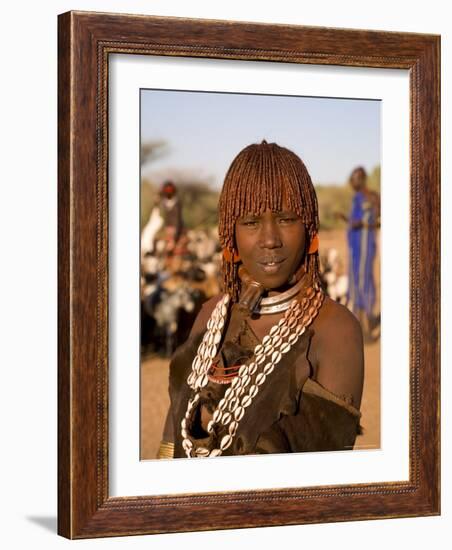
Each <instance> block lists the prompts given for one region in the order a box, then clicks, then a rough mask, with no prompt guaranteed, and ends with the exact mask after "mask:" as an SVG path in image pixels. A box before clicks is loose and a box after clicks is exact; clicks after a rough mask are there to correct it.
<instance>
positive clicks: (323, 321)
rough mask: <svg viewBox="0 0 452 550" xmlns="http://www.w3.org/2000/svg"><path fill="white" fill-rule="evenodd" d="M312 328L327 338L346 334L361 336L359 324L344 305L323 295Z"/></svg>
mask: <svg viewBox="0 0 452 550" xmlns="http://www.w3.org/2000/svg"><path fill="white" fill-rule="evenodd" d="M314 328H315V329H316V332H318V333H319V335H320V336H323V335H325V336H326V337H328V338H335V337H343V336H346V335H349V336H352V335H355V336H357V337H361V338H362V330H361V325H360V324H359V321H358V319H357V318H356V317H355V316H354V315H353V313H352V312H351V311H350V310H349V309H348V308H347V307H346V306H344V305H342V304H339V303H338V302H335V301H334V300H331V298H329V297H328V296H325V299H324V302H323V304H322V307H321V308H320V311H319V314H318V316H317V319H316V320H315V322H314Z"/></svg>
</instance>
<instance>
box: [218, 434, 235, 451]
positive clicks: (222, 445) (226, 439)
mask: <svg viewBox="0 0 452 550" xmlns="http://www.w3.org/2000/svg"><path fill="white" fill-rule="evenodd" d="M231 443H232V437H231V436H230V435H225V436H224V437H223V439H222V440H221V443H220V449H221V450H222V451H224V450H225V449H227V448H228V447H229V446H230V444H231Z"/></svg>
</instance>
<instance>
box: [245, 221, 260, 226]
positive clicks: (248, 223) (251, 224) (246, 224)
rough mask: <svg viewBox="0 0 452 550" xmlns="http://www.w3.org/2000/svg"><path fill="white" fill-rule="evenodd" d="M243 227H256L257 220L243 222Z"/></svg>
mask: <svg viewBox="0 0 452 550" xmlns="http://www.w3.org/2000/svg"><path fill="white" fill-rule="evenodd" d="M242 225H245V226H247V227H254V226H255V225H257V220H245V221H243V222H242Z"/></svg>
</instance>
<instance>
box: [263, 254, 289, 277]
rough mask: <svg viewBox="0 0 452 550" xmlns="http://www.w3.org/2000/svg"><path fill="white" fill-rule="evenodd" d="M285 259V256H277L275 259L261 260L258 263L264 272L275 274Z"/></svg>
mask: <svg viewBox="0 0 452 550" xmlns="http://www.w3.org/2000/svg"><path fill="white" fill-rule="evenodd" d="M284 261H285V258H279V259H278V258H275V259H273V260H270V259H269V260H261V261H258V262H257V263H258V265H259V267H260V268H261V269H262V271H263V272H264V273H268V274H273V273H277V272H278V271H279V270H280V268H281V265H282V264H283V262H284Z"/></svg>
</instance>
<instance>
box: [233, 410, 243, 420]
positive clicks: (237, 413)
mask: <svg viewBox="0 0 452 550" xmlns="http://www.w3.org/2000/svg"><path fill="white" fill-rule="evenodd" d="M244 414H245V408H244V407H237V409H236V411H235V413H234V419H235V420H236V422H240V420H242V418H243V415H244Z"/></svg>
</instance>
